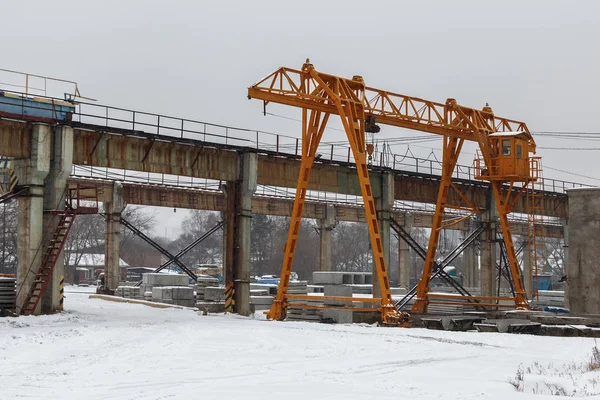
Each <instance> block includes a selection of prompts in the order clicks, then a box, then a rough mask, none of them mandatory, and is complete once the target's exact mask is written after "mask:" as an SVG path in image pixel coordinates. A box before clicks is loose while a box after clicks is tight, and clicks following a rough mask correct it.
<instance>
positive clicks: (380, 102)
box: [248, 60, 537, 321]
mask: <svg viewBox="0 0 600 400" xmlns="http://www.w3.org/2000/svg"><path fill="white" fill-rule="evenodd" d="M248 98H255V99H259V100H263V102H264V104H265V107H266V105H267V104H268V103H279V104H285V105H290V106H294V107H299V108H301V109H302V120H303V134H302V150H303V151H302V165H301V168H300V176H299V178H298V189H297V193H296V199H295V202H294V215H293V216H292V222H291V225H290V231H289V234H288V241H287V244H286V250H285V257H284V264H283V267H282V275H281V281H280V286H279V291H278V295H277V298H276V300H275V302H274V304H273V307H272V308H271V310H270V312H269V314H268V317H269V318H271V319H280V318H281V316H282V314H283V310H284V309H285V307H286V299H285V297H286V292H287V286H288V280H289V273H290V270H291V264H292V260H293V256H294V249H295V245H296V243H295V241H296V239H297V231H298V227H299V221H300V218H301V214H302V206H303V202H304V196H305V192H306V190H307V185H308V179H309V176H310V168H311V166H312V163H313V160H314V155H315V150H316V147H317V146H318V143H319V141H320V139H321V137H322V134H323V131H324V126H325V124H326V122H327V118H328V117H329V116H330V115H332V114H333V115H339V116H340V118H341V120H342V123H343V125H344V130H345V132H346V135H347V137H348V141H349V142H350V145H351V148H352V150H353V154H354V158H355V161H356V166H357V172H358V174H359V181H360V183H361V191H362V194H363V199H364V202H365V213H366V215H367V216H368V218H367V219H368V222H369V233H370V237H371V242H372V243H371V244H372V248H373V249H374V252H375V253H374V260H375V263H374V264H375V269H376V272H377V275H378V279H379V283H380V287H381V290H382V307H383V312H382V317H383V320H384V321H385V320H386V318H388V317H389V318H388V319H389V320H390V321H391V320H393V319H397V318H398V317H399V315H398V313H397V312H396V310H395V309H394V310H393V311H392V310H391V308H390V307H389V306H390V297H389V282H388V276H387V269H386V265H385V261H384V259H383V256H382V254H383V253H382V249H381V237H380V233H379V226H378V224H377V220H376V212H375V209H374V207H373V204H374V203H373V196H372V192H371V190H370V189H371V187H370V183H369V177H368V172H367V165H366V162H365V122H366V120H367V118H368V119H369V121H370V124H372V122H376V123H379V124H386V125H392V126H396V127H401V128H408V129H415V130H419V131H423V132H429V133H435V134H438V135H442V136H443V142H444V145H443V163H442V177H441V182H440V188H439V191H438V197H437V202H436V214H435V217H434V222H433V225H432V229H431V235H430V240H429V245H428V246H427V255H426V258H425V264H424V268H423V275H422V277H421V279H420V281H419V284H418V285H417V301H416V302H415V305H414V306H413V311H416V312H425V311H426V310H427V305H428V304H429V301H430V297H431V296H430V295H429V285H430V280H431V276H432V272H433V267H434V263H435V255H436V251H437V246H438V240H439V233H440V230H441V229H443V228H445V227H448V226H450V225H451V224H452V223H455V222H454V221H444V220H443V216H444V211H445V209H446V208H450V207H448V205H447V204H446V200H447V198H448V193H449V191H450V190H451V189H453V190H454V191H456V192H457V194H458V195H459V197H460V198H461V199H463V201H464V203H465V205H464V207H460V209H462V210H465V211H469V212H470V213H476V212H481V210H479V209H477V208H476V207H474V206H473V205H472V204H471V203H470V202H469V200H468V199H467V197H466V196H465V195H464V194H462V193H461V192H460V191H459V190H458V188H457V187H456V186H455V185H453V184H452V175H453V171H454V169H455V167H456V164H457V161H458V157H459V155H460V151H461V149H462V146H463V144H464V141H465V140H469V141H474V142H476V143H477V144H478V145H479V150H480V152H481V160H478V165H485V166H488V167H489V170H486V173H485V174H483V173H481V175H480V176H479V179H481V180H487V181H489V182H490V186H491V188H492V192H493V194H494V199H495V202H496V208H497V210H498V220H499V222H500V226H501V229H502V233H503V238H504V241H505V246H506V252H507V257H508V262H509V265H510V269H511V275H512V277H513V281H514V285H515V297H514V299H513V300H514V306H515V307H517V308H529V305H528V303H527V299H526V294H525V290H524V287H523V284H522V282H521V272H520V270H519V265H518V261H517V258H516V254H515V248H514V244H513V242H512V236H511V234H510V228H509V226H508V218H507V215H508V214H509V213H510V211H511V208H512V206H513V205H514V204H515V202H516V200H517V199H518V198H519V197H520V196H521V195H522V194H523V192H524V190H517V192H516V194H514V193H513V190H512V189H513V188H515V186H514V184H515V183H518V182H523V183H524V185H523V188H524V189H525V188H526V187H527V186H528V185H529V183H531V182H535V181H536V180H537V176H534V175H531V174H530V173H529V170H527V171H526V172H527V174H525V173H524V172H523V173H521V174H517V175H516V176H513V175H511V174H506V173H504V170H500V169H497V168H496V164H497V157H498V152H497V148H495V147H494V146H493V142H492V140H491V138H490V134H492V133H495V132H506V131H508V132H520V135H521V138H520V140H522V141H524V143H525V144H526V153H525V157H526V159H527V160H530V159H531V158H530V157H529V152H535V142H534V140H533V138H532V136H531V134H530V133H529V129H528V128H527V126H526V124H525V123H523V122H519V121H514V120H511V119H507V118H501V117H498V116H496V115H494V113H493V112H492V109H491V108H490V107H488V106H487V105H486V107H484V108H483V109H482V110H477V109H472V108H468V107H464V106H460V105H458V104H457V102H456V100H454V99H448V100H447V101H446V102H445V103H435V102H431V101H428V100H423V99H420V98H416V97H411V96H406V95H401V94H397V93H392V92H389V91H384V90H380V89H375V88H371V87H368V86H366V85H365V84H364V80H363V79H362V77H360V76H355V77H353V78H352V79H345V78H340V77H337V76H333V75H329V74H324V73H321V72H318V71H317V70H316V69H315V68H314V67H313V65H312V64H310V62H309V61H308V60H307V61H306V63H305V64H304V65H303V67H302V69H301V70H296V69H291V68H286V67H282V68H279V69H278V70H276V71H275V72H273V73H272V74H270V75H268V76H267V77H266V78H264V79H263V80H261V81H260V82H258V83H257V84H255V85H253V86H251V87H250V88H248ZM309 112H310V117H309ZM531 160H533V159H531ZM488 171H489V172H488ZM505 185H506V186H507V187H508V190H506V188H505ZM517 186H518V185H517ZM465 218H466V217H465ZM494 299H495V298H492V297H491V296H488V298H486V300H494ZM490 304H493V301H492V302H491V303H490Z"/></svg>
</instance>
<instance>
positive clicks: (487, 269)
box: [479, 188, 498, 296]
mask: <svg viewBox="0 0 600 400" xmlns="http://www.w3.org/2000/svg"><path fill="white" fill-rule="evenodd" d="M493 196H494V195H493V193H492V189H491V188H490V190H489V192H488V195H487V199H486V210H485V211H484V212H483V214H482V215H481V218H482V223H483V225H484V227H485V230H484V231H483V233H482V234H481V257H480V262H481V265H480V268H479V278H480V281H479V287H480V289H481V295H482V296H495V295H496V273H497V272H496V258H497V245H496V224H497V216H498V212H497V209H496V203H495V201H494V197H493Z"/></svg>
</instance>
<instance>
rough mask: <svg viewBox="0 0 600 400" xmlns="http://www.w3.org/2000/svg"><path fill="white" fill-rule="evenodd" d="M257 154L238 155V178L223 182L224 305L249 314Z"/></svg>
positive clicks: (240, 312)
mask: <svg viewBox="0 0 600 400" xmlns="http://www.w3.org/2000/svg"><path fill="white" fill-rule="evenodd" d="M257 171H258V156H257V155H256V154H254V153H244V154H242V155H241V156H240V168H239V178H238V180H237V181H231V182H227V183H226V184H225V188H224V190H225V195H226V197H227V210H226V211H225V219H226V223H225V234H224V243H225V251H224V252H223V255H224V266H225V268H224V275H225V286H226V294H225V296H226V299H225V307H226V309H228V305H230V304H231V301H233V304H231V306H232V308H233V312H236V313H238V314H240V315H250V311H251V310H250V245H251V242H250V237H251V236H250V233H251V228H252V195H253V194H254V192H255V191H256V186H257V181H256V178H257Z"/></svg>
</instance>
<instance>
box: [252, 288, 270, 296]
mask: <svg viewBox="0 0 600 400" xmlns="http://www.w3.org/2000/svg"><path fill="white" fill-rule="evenodd" d="M250 296H269V290H268V289H260V290H259V289H250Z"/></svg>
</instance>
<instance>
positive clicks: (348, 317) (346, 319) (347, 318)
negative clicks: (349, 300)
mask: <svg viewBox="0 0 600 400" xmlns="http://www.w3.org/2000/svg"><path fill="white" fill-rule="evenodd" d="M323 319H324V320H333V322H335V323H337V324H351V323H352V322H353V321H354V319H353V312H352V311H350V310H323Z"/></svg>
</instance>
